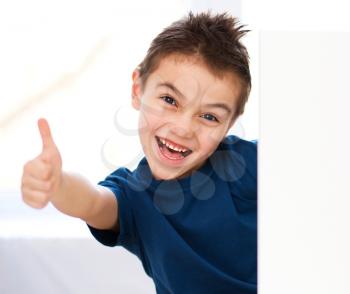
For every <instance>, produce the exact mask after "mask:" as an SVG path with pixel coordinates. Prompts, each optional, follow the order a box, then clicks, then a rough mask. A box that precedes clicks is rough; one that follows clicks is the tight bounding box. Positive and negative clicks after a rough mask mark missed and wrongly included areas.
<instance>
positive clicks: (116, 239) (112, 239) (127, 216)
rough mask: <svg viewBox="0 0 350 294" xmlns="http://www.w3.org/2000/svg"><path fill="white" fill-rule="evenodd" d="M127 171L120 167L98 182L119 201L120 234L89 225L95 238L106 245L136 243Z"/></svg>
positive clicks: (130, 245)
mask: <svg viewBox="0 0 350 294" xmlns="http://www.w3.org/2000/svg"><path fill="white" fill-rule="evenodd" d="M126 178H127V171H125V169H118V170H116V171H114V172H113V173H112V174H110V175H109V176H108V177H107V178H106V179H105V180H103V181H100V182H99V183H98V184H99V185H101V186H104V187H106V188H108V189H110V190H111V191H112V192H113V193H114V195H115V197H116V198H117V202H118V217H119V224H120V231H119V234H117V233H115V232H114V231H112V230H102V229H96V228H93V227H91V226H90V225H88V228H89V229H90V232H91V233H92V235H93V236H94V238H95V239H96V240H97V241H99V242H100V243H102V244H103V245H106V246H118V245H120V246H123V247H126V248H127V249H131V251H133V250H132V247H133V246H134V245H133V244H134V243H135V242H134V240H135V221H134V216H133V209H132V205H131V201H130V199H129V198H128V195H127V193H126V191H125V189H124V186H125V185H126V184H127V182H126Z"/></svg>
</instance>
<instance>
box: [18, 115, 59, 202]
mask: <svg viewBox="0 0 350 294" xmlns="http://www.w3.org/2000/svg"><path fill="white" fill-rule="evenodd" d="M38 127H39V132H40V136H41V140H42V145H43V148H42V151H41V153H40V154H39V155H38V156H37V157H35V158H34V159H32V160H30V161H28V162H27V163H26V164H25V165H24V167H23V175H22V182H21V192H22V197H23V201H24V202H25V203H27V204H28V205H30V206H31V207H34V208H43V207H45V206H46V205H47V203H48V202H49V201H50V200H51V199H52V197H53V195H55V193H56V192H57V191H58V190H59V189H60V187H61V185H62V159H61V155H60V152H59V150H58V148H57V146H56V144H55V142H54V140H53V138H52V135H51V131H50V127H49V124H48V122H47V121H46V120H45V119H39V120H38Z"/></svg>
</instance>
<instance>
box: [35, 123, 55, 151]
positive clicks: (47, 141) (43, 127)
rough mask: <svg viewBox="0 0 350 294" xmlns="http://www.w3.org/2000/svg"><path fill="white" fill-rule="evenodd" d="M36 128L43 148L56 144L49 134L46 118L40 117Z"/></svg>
mask: <svg viewBox="0 0 350 294" xmlns="http://www.w3.org/2000/svg"><path fill="white" fill-rule="evenodd" d="M38 128H39V132H40V136H41V140H42V142H43V150H45V149H47V148H50V147H52V146H56V145H55V142H54V140H53V138H52V135H51V130H50V126H49V123H48V122H47V120H46V119H44V118H41V119H39V120H38Z"/></svg>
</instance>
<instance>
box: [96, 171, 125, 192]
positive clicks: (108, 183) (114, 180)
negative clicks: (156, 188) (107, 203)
mask: <svg viewBox="0 0 350 294" xmlns="http://www.w3.org/2000/svg"><path fill="white" fill-rule="evenodd" d="M130 174H131V172H130V170H129V169H127V168H125V167H120V168H118V169H116V170H114V171H113V172H112V173H110V174H109V175H108V176H107V177H106V178H105V179H104V180H102V181H100V182H98V184H99V185H101V186H105V187H108V188H111V189H112V190H114V189H118V190H124V187H125V185H127V182H128V177H129V176H130Z"/></svg>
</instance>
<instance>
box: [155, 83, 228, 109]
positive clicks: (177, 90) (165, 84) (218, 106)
mask: <svg viewBox="0 0 350 294" xmlns="http://www.w3.org/2000/svg"><path fill="white" fill-rule="evenodd" d="M157 87H166V88H168V89H170V90H172V91H173V92H174V93H175V94H176V95H177V96H180V97H181V98H182V99H184V100H187V98H186V97H185V95H184V94H182V93H181V91H180V90H179V89H178V88H176V87H175V86H174V85H173V84H172V83H169V82H164V83H159V84H158V85H157ZM204 106H206V107H212V108H220V109H223V110H225V111H226V112H227V113H228V114H230V113H231V112H232V110H231V108H230V107H229V106H228V105H227V104H225V103H219V102H218V103H208V104H205V105H204Z"/></svg>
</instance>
